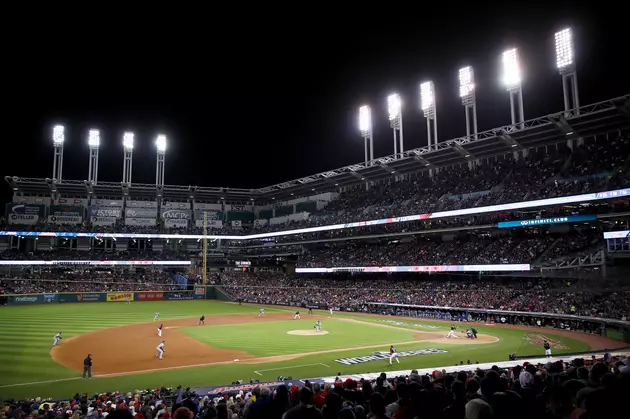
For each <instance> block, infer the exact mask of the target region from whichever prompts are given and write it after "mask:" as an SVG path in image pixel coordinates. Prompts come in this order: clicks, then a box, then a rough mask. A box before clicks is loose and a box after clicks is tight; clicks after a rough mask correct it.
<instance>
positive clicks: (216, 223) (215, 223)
mask: <svg viewBox="0 0 630 419" xmlns="http://www.w3.org/2000/svg"><path fill="white" fill-rule="evenodd" d="M195 227H203V218H202V219H201V220H195ZM208 228H223V221H220V220H208Z"/></svg>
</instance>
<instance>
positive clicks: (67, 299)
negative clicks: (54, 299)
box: [59, 292, 107, 303]
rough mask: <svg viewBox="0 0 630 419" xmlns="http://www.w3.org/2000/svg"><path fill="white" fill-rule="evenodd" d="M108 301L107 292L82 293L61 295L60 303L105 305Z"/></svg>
mask: <svg viewBox="0 0 630 419" xmlns="http://www.w3.org/2000/svg"><path fill="white" fill-rule="evenodd" d="M105 301H107V293H105V292H88V293H85V294H80V293H74V292H69V293H62V294H59V302H60V303H103V302H105Z"/></svg>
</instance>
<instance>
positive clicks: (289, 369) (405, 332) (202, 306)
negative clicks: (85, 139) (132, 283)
mask: <svg viewBox="0 0 630 419" xmlns="http://www.w3.org/2000/svg"><path fill="white" fill-rule="evenodd" d="M259 308H260V306H253V305H245V304H244V305H242V306H240V305H238V304H234V303H223V302H217V301H208V300H198V301H160V302H133V303H131V304H125V303H124V302H121V303H82V304H43V305H30V306H16V307H0V337H1V339H0V400H2V399H9V398H21V397H31V396H33V397H34V396H42V397H69V396H72V395H73V394H75V393H77V392H88V393H93V392H98V391H114V390H121V391H127V390H133V389H139V388H155V387H159V386H162V385H164V386H174V385H178V384H183V385H185V386H191V387H201V386H211V385H226V384H230V383H232V382H233V381H236V380H243V381H245V382H248V381H249V380H250V379H255V380H260V381H261V382H264V381H272V380H276V378H277V377H278V376H279V375H282V376H285V377H286V376H292V377H294V378H315V377H322V376H332V375H336V374H337V373H342V374H350V373H367V372H380V371H385V372H387V371H395V370H411V369H413V368H427V367H443V366H449V365H455V364H459V363H460V361H463V362H464V363H466V362H467V361H468V360H470V361H471V362H472V363H475V362H480V363H481V362H494V361H505V360H507V356H508V354H509V353H517V354H519V355H542V354H543V353H544V350H543V349H542V347H541V345H542V339H545V338H546V339H548V340H549V341H550V342H551V344H552V347H553V349H552V351H553V353H554V354H560V353H563V352H578V351H585V350H589V349H603V348H615V347H622V346H625V344H624V343H623V342H617V341H613V340H610V339H607V338H603V337H596V336H592V335H586V334H582V333H571V332H563V331H556V330H550V329H523V328H520V329H519V328H516V327H502V326H493V325H483V324H479V325H475V328H476V329H477V330H478V332H479V335H478V339H466V337H465V334H464V333H463V331H464V330H465V328H466V324H461V323H460V324H457V326H458V330H457V336H458V338H456V339H446V338H445V336H446V334H447V332H448V329H449V324H448V323H445V322H440V321H431V320H424V319H411V318H404V317H391V316H390V317H386V316H371V315H361V314H350V313H335V314H334V316H332V317H330V315H329V313H328V312H323V311H315V312H314V313H313V314H307V313H306V311H302V310H301V314H302V316H301V319H300V320H293V313H294V312H295V309H291V308H288V307H266V308H265V311H266V314H265V316H264V317H259V315H258V311H259ZM156 311H157V312H159V313H160V317H161V320H160V321H153V317H154V313H155V312H156ZM202 314H203V315H205V316H206V321H205V325H198V321H199V317H200V316H201V315H202ZM317 320H321V322H322V327H323V330H322V331H321V332H316V331H315V329H314V325H315V322H316V321H317ZM160 323H163V324H164V332H163V336H162V338H160V337H158V335H157V327H158V326H159V324H160ZM58 332H62V336H63V339H62V340H61V341H60V344H59V345H58V346H55V347H54V348H53V336H54V335H55V334H57V333H58ZM162 340H165V341H166V345H165V350H166V351H165V353H164V358H163V359H162V360H159V359H157V358H156V347H157V345H158V344H159V343H160V342H161V341H162ZM390 345H395V346H396V348H397V350H398V352H399V353H400V354H401V356H400V364H396V362H394V365H393V366H390V365H389V360H388V357H387V356H386V354H385V352H387V351H388V349H389V346H390ZM88 353H90V354H91V355H92V358H93V362H94V365H93V374H94V377H93V378H92V379H89V380H83V379H81V372H82V369H83V368H82V365H83V359H84V358H85V357H86V356H87V354H88Z"/></svg>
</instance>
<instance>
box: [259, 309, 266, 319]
mask: <svg viewBox="0 0 630 419" xmlns="http://www.w3.org/2000/svg"><path fill="white" fill-rule="evenodd" d="M264 315H265V309H264V308H261V309H260V311H259V312H258V317H260V316H264Z"/></svg>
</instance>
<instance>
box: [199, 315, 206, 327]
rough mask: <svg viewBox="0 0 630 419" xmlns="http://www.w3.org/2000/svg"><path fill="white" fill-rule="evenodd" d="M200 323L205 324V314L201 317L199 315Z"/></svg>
mask: <svg viewBox="0 0 630 419" xmlns="http://www.w3.org/2000/svg"><path fill="white" fill-rule="evenodd" d="M202 324H204V325H205V324H206V316H205V315H202V316H201V317H199V325H202Z"/></svg>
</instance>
